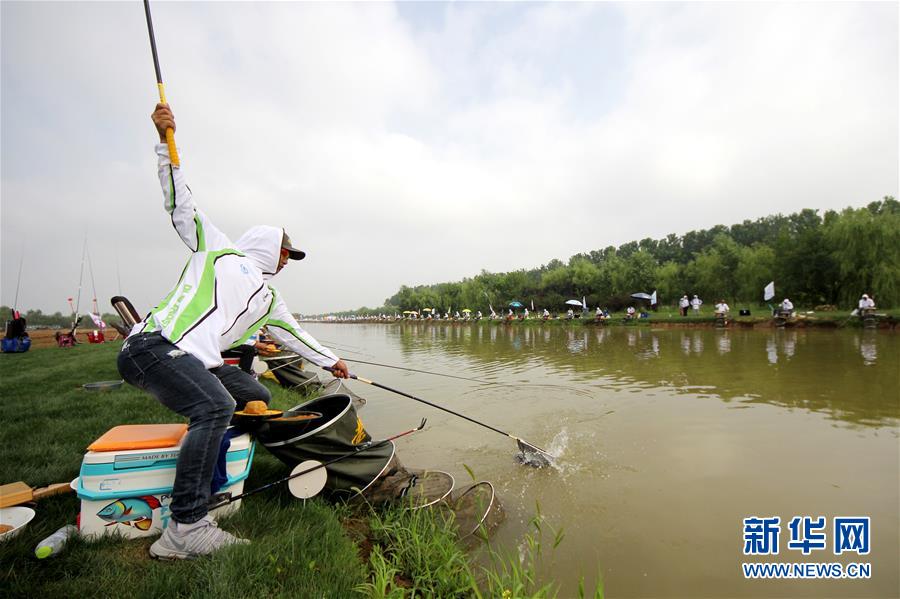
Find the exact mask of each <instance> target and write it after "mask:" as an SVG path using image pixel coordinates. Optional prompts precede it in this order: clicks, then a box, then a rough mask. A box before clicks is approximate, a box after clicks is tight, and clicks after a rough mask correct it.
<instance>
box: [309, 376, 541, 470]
mask: <svg viewBox="0 0 900 599" xmlns="http://www.w3.org/2000/svg"><path fill="white" fill-rule="evenodd" d="M322 368H323V369H324V370H327V371H329V372H331V373H334V369H333V368H330V367H328V366H323V367H322ZM349 378H351V379H353V380H354V381H360V382H363V383H365V384H367V385H372V386H373V387H378V388H379V389H384V390H385V391H390V392H391V393H396V394H397V395H402V396H403V397H408V398H409V399H412V400H414V401H418V402H419V403H423V404H425V405H427V406H431V407H432V408H437V409H438V410H442V411H444V412H447V413H448V414H453V415H454V416H458V417H459V418H462V419H463V420H468V421H469V422H471V423H473V424H477V425H478V426H481V427H484V428H486V429H488V430H491V431H494V432H495V433H499V434H501V435H503V436H506V437H509V438H510V439H512V440H513V441H515V442H516V445H517V446H518V448H519V450H520V451H521V452H522V453H523V454H525V456H526V458H528V457H533V458H536V459H535V460H534V461H536V462H540V465H541V466H546V465H549V464H550V462H549V461H548V458H549V459H550V460H555V459H556V456H555V455H553V454H552V453H550V452H549V451H547V450H546V449H541V448H540V447H538V446H537V445H535V444H534V443H529V442H528V441H526V440H524V439H522V438H521V437H516V436H515V435H512V434H510V433H508V432H506V431H502V430H500V429H499V428H496V427H493V426H491V425H490V424H485V423H484V422H480V421H478V420H475V419H474V418H470V417H468V416H466V415H465V414H460V413H459V412H455V411H453V410H451V409H450V408H445V407H444V406H440V405H438V404H436V403H432V402H430V401H428V400H426V399H422V398H421V397H416V396H415V395H410V394H409V393H405V392H403V391H400V390H399V389H394V388H393V387H388V386H387V385H382V384H381V383H376V382H375V381H372V380H369V379H366V378H363V377H361V376H357V375H355V374H350V375H349Z"/></svg>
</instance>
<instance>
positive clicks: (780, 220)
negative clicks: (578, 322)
mask: <svg viewBox="0 0 900 599" xmlns="http://www.w3.org/2000/svg"><path fill="white" fill-rule="evenodd" d="M773 280H774V281H775V286H776V289H777V290H778V295H779V296H783V297H784V296H786V297H790V298H792V299H793V300H794V302H795V303H796V304H798V305H803V306H810V307H812V306H815V305H818V304H824V303H829V304H839V305H841V306H843V307H847V308H850V307H855V306H856V301H857V300H858V299H859V296H860V294H862V293H869V294H871V295H873V296H874V297H875V298H876V301H877V303H878V306H879V307H884V308H888V307H893V306H897V305H900V203H898V202H897V201H896V200H895V199H894V198H892V197H885V198H884V199H883V200H880V201H877V202H872V203H871V204H869V205H868V206H866V207H865V208H846V209H845V210H842V211H840V212H834V211H828V212H825V213H824V215H821V216H820V215H819V212H818V211H817V210H811V209H805V210H801V211H800V212H797V213H794V214H790V215H787V216H784V215H781V214H778V215H773V216H766V217H763V218H760V219H757V220H755V221H750V220H745V221H744V222H742V223H740V224H735V225H732V226H730V227H726V226H723V225H716V226H715V227H712V228H710V229H706V230H701V231H690V232H688V233H685V234H684V235H682V236H679V235H675V234H674V233H673V234H669V235H667V236H666V237H664V238H663V239H658V240H654V239H650V238H647V239H642V240H641V241H639V242H638V241H632V242H629V243H625V244H623V245H621V246H619V247H618V248H616V247H613V246H607V247H605V248H603V249H597V250H592V251H589V252H583V253H579V254H576V255H574V256H572V257H571V258H570V259H569V261H568V262H563V261H561V260H557V259H554V260H551V261H550V262H548V263H547V264H544V265H543V266H540V267H538V268H534V269H530V270H518V271H514V272H509V273H489V272H486V271H482V272H481V273H480V274H478V275H476V276H474V277H472V278H470V279H464V280H463V281H460V282H448V283H439V284H437V285H420V286H416V287H408V286H405V285H404V286H403V287H401V288H400V290H399V291H398V292H397V293H396V294H395V295H393V296H392V297H390V298H388V299H387V300H386V301H385V306H384V307H383V308H381V309H380V310H381V311H387V312H392V311H399V310H419V309H421V308H426V307H429V308H430V307H434V308H439V309H441V310H442V311H445V310H447V309H449V308H451V307H452V308H453V309H454V310H457V309H461V308H463V307H466V308H470V309H472V310H482V311H484V312H487V310H488V305H489V304H490V305H492V306H493V307H494V309H497V310H499V309H503V308H505V307H506V306H507V305H508V304H509V302H511V301H513V300H518V301H520V302H522V303H523V304H525V305H527V306H529V308H530V303H531V302H532V301H533V302H534V304H535V308H537V309H543V308H548V309H550V310H551V311H561V310H563V309H565V301H566V300H568V299H581V298H582V297H586V298H587V299H588V304H589V305H590V306H596V305H604V306H608V307H611V308H614V309H619V308H620V307H621V306H624V305H625V304H627V303H629V302H630V301H631V299H630V296H631V294H632V293H635V292H638V291H641V292H645V293H649V292H652V291H653V290H657V293H658V297H659V300H660V302H661V303H662V304H668V305H672V304H675V303H676V302H677V301H678V298H679V297H681V295H682V294H684V293H688V294H694V293H696V294H697V295H699V296H700V297H701V298H704V299H705V300H706V302H707V303H708V304H709V303H711V302H714V301H715V300H717V299H719V298H720V297H721V298H725V299H726V300H727V301H729V302H730V303H732V304H736V303H741V304H746V305H751V304H761V303H762V295H763V287H764V286H765V285H766V284H767V283H768V282H769V281H773Z"/></svg>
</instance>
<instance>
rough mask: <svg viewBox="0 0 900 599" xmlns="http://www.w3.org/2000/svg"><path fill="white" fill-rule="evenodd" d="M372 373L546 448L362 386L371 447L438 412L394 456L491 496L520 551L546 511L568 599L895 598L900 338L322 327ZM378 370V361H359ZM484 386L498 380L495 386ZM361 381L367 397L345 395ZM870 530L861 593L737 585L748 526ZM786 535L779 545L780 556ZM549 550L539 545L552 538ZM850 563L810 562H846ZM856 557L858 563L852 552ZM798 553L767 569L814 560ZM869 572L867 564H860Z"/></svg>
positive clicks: (831, 587) (837, 586)
mask: <svg viewBox="0 0 900 599" xmlns="http://www.w3.org/2000/svg"><path fill="white" fill-rule="evenodd" d="M309 328H310V330H311V332H312V333H313V334H314V335H316V337H317V338H319V339H320V340H322V341H331V342H333V343H334V344H335V345H342V346H343V347H347V348H349V347H355V348H358V349H357V350H354V352H357V353H354V352H345V353H343V356H342V357H345V358H349V359H351V360H352V359H353V358H354V357H360V353H361V352H364V353H365V355H374V356H375V358H374V359H372V361H377V362H382V363H387V364H396V365H400V366H406V367H412V368H418V369H423V370H432V371H437V372H444V373H449V374H453V375H458V376H464V377H470V378H473V379H478V381H477V382H475V381H460V380H458V379H447V378H439V377H434V376H428V375H425V374H420V373H413V372H407V371H397V370H391V369H386V368H376V367H373V366H370V365H362V364H360V363H352V362H351V370H353V371H355V372H356V371H358V374H360V375H363V376H367V377H370V378H373V379H375V380H378V381H382V382H384V383H385V384H387V385H390V386H393V387H395V388H398V389H402V390H405V391H407V392H410V393H413V394H415V395H417V396H419V397H422V398H424V399H427V400H430V401H433V402H435V403H438V404H441V405H444V406H446V407H448V408H451V409H455V410H457V411H459V412H461V413H463V414H466V415H468V416H470V417H472V418H476V419H478V420H480V421H482V422H486V423H488V424H491V425H494V426H497V427H498V428H500V429H502V430H506V431H509V432H510V433H511V434H514V435H517V436H520V437H522V438H524V439H527V440H528V441H529V442H532V443H535V444H536V445H539V446H542V447H546V448H548V449H549V450H550V451H551V452H553V453H554V454H556V455H558V456H560V459H559V460H558V462H557V463H556V464H554V468H544V469H539V470H536V469H531V468H523V467H522V466H518V465H516V463H515V461H514V459H513V454H514V451H515V444H514V443H511V442H510V440H509V438H508V437H505V436H504V435H497V434H493V433H490V432H488V431H486V430H484V429H482V428H479V427H477V426H474V425H472V424H471V423H469V422H466V421H463V420H461V419H459V418H456V417H453V416H451V415H449V414H446V413H444V412H440V411H437V410H434V409H431V408H428V407H427V406H422V405H420V404H417V403H415V402H411V401H409V400H407V399H404V398H402V397H397V396H394V395H391V394H389V393H386V392H382V391H379V390H378V389H372V388H371V387H366V388H359V387H355V388H354V389H355V390H356V391H357V392H360V393H362V394H363V395H365V396H366V397H367V398H368V399H369V403H368V404H367V406H366V409H365V411H364V412H363V413H362V417H363V419H364V421H365V424H366V428H367V429H369V430H370V431H371V432H372V434H373V435H374V436H376V437H380V436H386V435H387V434H390V433H392V432H395V431H396V430H398V429H404V428H406V427H408V426H409V425H413V424H416V423H417V422H418V419H419V418H421V417H428V419H429V420H428V423H429V424H428V428H427V429H426V430H425V431H423V432H422V433H421V434H419V435H416V436H411V437H410V438H407V439H404V440H403V441H402V442H401V443H400V444H399V445H398V455H399V456H400V458H401V459H402V460H403V462H404V463H406V464H408V465H410V466H413V467H422V468H424V467H434V468H440V469H443V470H447V471H450V472H451V473H452V474H454V476H456V479H457V481H465V480H467V479H468V474H467V472H466V469H465V468H464V467H463V464H465V465H467V466H469V467H471V468H472V469H473V470H474V471H475V472H476V474H477V475H478V477H479V478H485V479H489V480H491V481H493V482H494V483H495V485H496V488H497V491H498V493H499V496H500V497H501V500H502V502H503V505H504V507H505V509H506V511H507V513H508V516H509V517H508V519H507V521H506V523H505V524H504V525H503V526H501V527H500V529H499V530H498V531H497V536H496V542H497V543H498V546H500V547H502V548H504V549H507V550H514V549H515V548H516V547H517V546H519V544H521V542H522V539H523V535H524V534H525V532H526V531H528V530H529V524H528V523H529V519H530V518H531V516H532V515H533V514H534V509H535V502H536V501H539V502H540V505H541V511H542V513H543V514H544V516H545V517H546V518H547V520H548V522H549V523H551V524H552V525H553V526H555V527H561V528H563V529H564V530H565V532H566V538H565V541H563V543H562V545H560V546H559V548H558V549H557V550H556V551H555V552H554V556H555V560H554V561H553V562H552V563H548V564H547V566H546V568H545V570H542V572H541V574H542V580H545V581H549V580H555V581H558V582H560V583H562V585H563V587H562V590H561V596H563V597H570V596H575V595H576V594H577V581H578V579H579V578H580V577H584V578H585V579H586V582H587V583H588V586H590V585H591V584H592V583H593V582H594V581H595V580H596V578H597V572H598V571H599V572H601V573H602V576H603V579H604V581H605V586H606V591H607V596H614V597H619V596H652V597H686V596H687V597H698V596H704V597H733V596H743V597H758V596H773V597H821V596H845V597H849V596H852V597H857V596H865V597H872V596H876V597H880V596H896V594H897V589H898V588H900V587H898V585H900V573H898V568H897V563H900V511H898V504H900V451H898V450H900V442H898V438H900V427H898V423H900V396H898V385H897V383H898V364H900V359H898V358H900V337H898V336H896V335H895V334H892V333H886V332H882V331H858V332H853V331H816V330H796V329H788V330H784V329H773V330H762V331H759V330H743V329H726V330H721V329H696V330H685V329H651V328H649V327H632V326H628V327H594V326H576V327H559V326H533V327H532V326H517V325H512V326H508V325H500V326H497V325H491V324H484V325H460V324H450V323H440V324H435V323H430V324H429V323H415V324H403V325H324V324H323V325H318V324H314V325H311V326H310V327H309ZM360 359H370V358H360ZM485 381H487V382H488V383H489V384H485V383H484V382H485ZM354 384H358V383H354ZM798 514H799V515H810V516H813V517H817V516H820V515H825V516H827V517H828V518H833V517H835V516H857V515H865V516H870V517H871V518H872V523H873V524H872V526H873V537H872V543H873V549H872V552H871V554H870V555H869V556H866V561H868V562H871V563H872V571H873V576H872V578H871V579H870V580H866V581H858V580H857V581H824V580H823V581H811V580H805V581H766V582H765V583H761V582H760V581H746V580H744V579H743V577H742V576H741V575H740V572H739V567H740V566H739V563H740V562H741V561H742V559H743V555H742V553H741V548H742V539H741V536H740V530H741V528H740V526H741V521H742V518H745V517H748V516H751V515H764V516H768V515H772V516H776V515H777V516H780V517H781V518H782V522H787V521H788V520H790V518H792V517H793V516H795V515H798ZM786 535H787V532H786V530H782V539H783V542H786V541H784V539H785V537H786ZM545 540H546V539H545ZM843 557H844V556H840V557H835V556H832V555H831V554H830V553H829V554H828V555H827V556H821V555H820V556H811V557H810V558H809V559H813V558H815V560H814V561H820V562H826V561H827V562H831V561H836V560H837V561H840V559H843ZM850 557H856V556H850ZM805 559H806V558H804V557H803V556H795V555H792V554H790V553H787V554H783V555H781V556H779V559H777V560H773V561H782V562H785V561H804V560H805ZM857 560H858V558H857Z"/></svg>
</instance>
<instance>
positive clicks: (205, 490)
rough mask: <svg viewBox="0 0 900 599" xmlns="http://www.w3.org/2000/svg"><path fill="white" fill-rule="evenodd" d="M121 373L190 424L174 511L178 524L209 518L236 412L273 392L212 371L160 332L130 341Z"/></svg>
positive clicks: (243, 377) (225, 370)
mask: <svg viewBox="0 0 900 599" xmlns="http://www.w3.org/2000/svg"><path fill="white" fill-rule="evenodd" d="M118 367H119V374H121V375H122V378H123V379H125V380H126V381H128V383H129V384H131V385H134V386H135V387H138V388H139V389H143V390H145V391H148V392H149V393H150V394H151V395H153V396H154V397H155V398H156V399H157V400H159V402H160V403H161V404H163V405H164V406H166V407H167V408H169V409H170V410H172V411H173V412H177V413H178V414H180V415H182V416H184V417H185V418H187V419H188V420H189V424H188V432H187V434H186V435H185V437H184V438H183V439H182V441H181V452H180V453H179V456H178V464H177V465H176V467H175V485H174V488H173V489H172V502H171V504H170V505H169V508H170V509H171V510H172V517H173V518H174V519H175V521H176V522H181V523H184V524H190V523H192V522H196V521H198V520H200V519H201V518H203V517H204V516H206V514H207V511H208V510H207V507H206V505H207V502H208V501H209V495H210V483H211V481H212V477H213V470H214V469H215V466H216V460H217V459H218V455H219V446H220V445H221V443H222V437H223V435H224V434H225V429H227V428H228V423H229V421H230V420H231V416H232V414H233V413H234V410H235V407H236V406H239V407H240V408H241V409H243V406H244V405H245V404H246V403H247V402H248V401H253V400H261V401H264V402H266V403H267V404H268V403H269V400H270V399H271V395H270V394H269V390H268V389H266V388H265V387H264V386H263V385H261V384H260V383H258V382H257V381H255V380H254V379H253V377H251V376H250V375H248V374H247V373H245V372H243V371H241V370H240V369H239V368H235V367H234V366H228V365H224V366H219V367H218V368H213V369H210V370H207V369H206V367H205V366H204V365H203V363H202V362H201V361H200V360H198V359H197V358H195V357H194V356H192V355H191V354H189V353H187V352H185V351H183V350H180V349H178V348H177V347H176V346H175V345H173V344H172V343H170V342H169V340H168V339H166V338H165V337H163V336H162V335H161V334H160V333H140V334H137V335H133V336H131V337H129V338H128V339H127V340H126V341H125V344H124V345H123V346H122V350H121V351H120V352H119V358H118Z"/></svg>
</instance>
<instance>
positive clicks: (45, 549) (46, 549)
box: [34, 545, 53, 559]
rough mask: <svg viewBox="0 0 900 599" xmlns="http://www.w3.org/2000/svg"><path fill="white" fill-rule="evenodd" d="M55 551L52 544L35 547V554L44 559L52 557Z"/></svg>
mask: <svg viewBox="0 0 900 599" xmlns="http://www.w3.org/2000/svg"><path fill="white" fill-rule="evenodd" d="M52 553H53V547H51V546H50V545H41V546H40V547H37V548H35V550H34V555H35V557H37V558H38V559H44V558H47V557H50V555H51V554H52Z"/></svg>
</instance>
